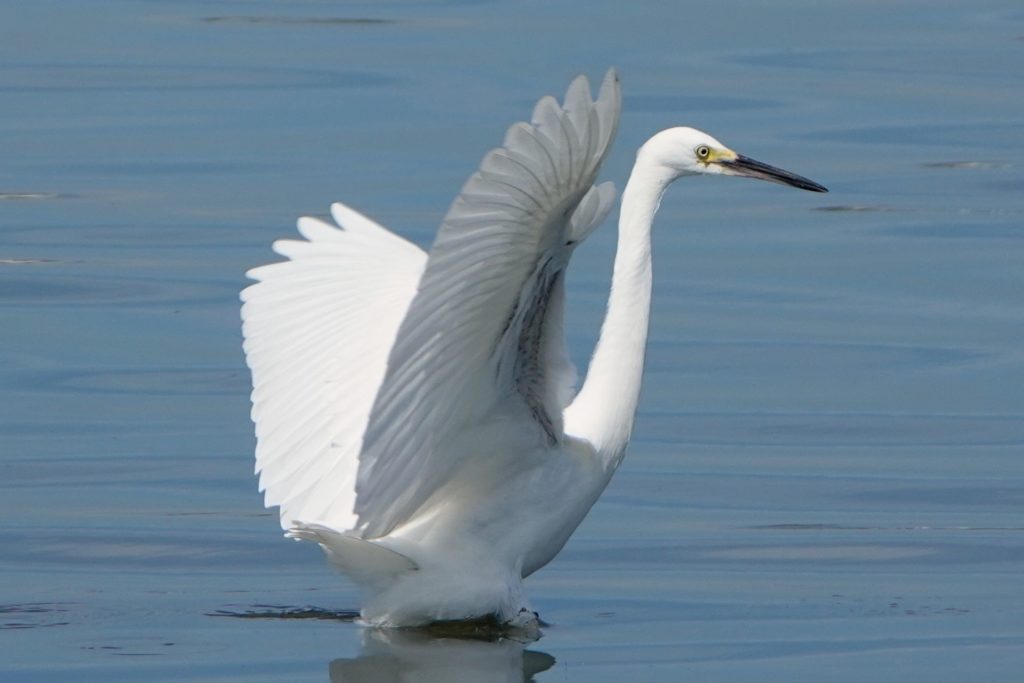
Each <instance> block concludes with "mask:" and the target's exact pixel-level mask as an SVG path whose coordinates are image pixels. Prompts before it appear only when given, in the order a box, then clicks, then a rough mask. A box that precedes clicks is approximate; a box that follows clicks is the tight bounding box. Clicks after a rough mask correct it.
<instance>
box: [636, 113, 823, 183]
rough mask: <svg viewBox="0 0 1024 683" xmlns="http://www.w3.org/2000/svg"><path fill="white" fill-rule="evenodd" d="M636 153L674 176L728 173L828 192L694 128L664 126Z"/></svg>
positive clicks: (810, 181)
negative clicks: (736, 150)
mask: <svg viewBox="0 0 1024 683" xmlns="http://www.w3.org/2000/svg"><path fill="white" fill-rule="evenodd" d="M639 154H641V155H645V156H647V157H648V158H649V160H650V161H652V162H654V163H655V164H657V165H658V166H660V167H663V168H665V169H667V170H668V171H669V173H671V174H672V176H673V178H678V177H680V176H684V175H731V176H741V177H744V178H756V179H758V180H770V181H772V182H775V183H782V184H783V185H790V186H792V187H798V188H800V189H801V190H810V191H811V192H828V189H826V188H825V187H824V186H823V185H819V184H818V183H816V182H814V181H813V180H808V179H807V178H804V177H803V176H799V175H797V174H795V173H790V172H789V171H784V170H782V169H781V168H775V167H774V166H769V165H768V164H764V163H761V162H760V161H755V160H753V159H751V158H750V157H745V156H743V155H742V154H737V153H736V152H734V151H732V150H731V149H729V148H728V147H726V146H725V145H723V144H722V143H721V142H719V141H718V140H716V139H715V138H713V137H711V136H710V135H708V134H707V133H704V132H702V131H699V130H697V129H695V128H685V127H680V128H669V129H668V130H663V131H661V132H660V133H658V134H657V135H655V136H654V137H652V138H651V139H650V140H648V141H647V142H646V143H645V144H644V146H643V147H641V148H640V152H639Z"/></svg>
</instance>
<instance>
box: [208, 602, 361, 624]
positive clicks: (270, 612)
mask: <svg viewBox="0 0 1024 683" xmlns="http://www.w3.org/2000/svg"><path fill="white" fill-rule="evenodd" d="M229 607H234V605H229ZM206 616H208V617H232V618H234V619H319V620H322V621H344V622H349V623H351V622H354V621H355V620H356V619H358V618H359V612H358V611H353V610H329V609H322V608H320V607H287V606H285V605H250V606H249V608H248V609H243V610H238V611H236V610H227V609H219V610H216V611H213V612H207V613H206Z"/></svg>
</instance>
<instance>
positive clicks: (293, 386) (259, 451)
mask: <svg viewBox="0 0 1024 683" xmlns="http://www.w3.org/2000/svg"><path fill="white" fill-rule="evenodd" d="M331 210H332V214H333V216H334V219H335V220H336V221H337V222H338V224H339V225H340V226H342V227H343V228H344V230H339V229H338V228H336V227H334V226H332V225H329V224H327V223H325V222H323V221H320V220H317V219H315V218H302V219H300V220H299V232H300V233H301V234H302V236H303V237H305V238H306V241H299V240H282V241H279V242H276V243H275V244H274V250H275V251H276V252H277V253H279V254H281V255H282V256H285V257H287V258H288V259H289V260H287V261H283V262H281V263H274V264H271V265H268V266H263V267H260V268H255V269H253V270H251V271H249V273H248V276H249V277H251V278H253V279H255V280H258V281H259V282H258V283H257V284H254V285H251V286H250V287H248V288H247V289H245V290H244V291H243V292H242V301H243V302H244V305H243V306H242V320H243V325H242V332H243V334H244V336H245V346H244V348H245V353H246V361H247V362H248V364H249V367H250V368H251V369H252V376H253V392H252V402H253V408H252V418H253V421H254V422H255V423H256V436H257V446H256V471H257V472H259V473H260V490H261V491H265V502H266V505H267V507H271V506H273V505H279V506H280V508H281V526H282V527H284V528H285V529H289V528H291V527H292V526H293V525H294V523H295V522H296V521H304V522H321V523H324V524H326V525H328V526H330V527H332V528H334V529H338V530H345V529H349V528H351V527H353V526H354V525H355V520H356V517H355V514H354V513H353V509H354V505H355V481H356V470H357V468H358V464H359V463H358V457H359V450H360V447H361V444H362V437H363V432H364V430H365V427H366V422H367V418H368V416H369V414H370V408H371V407H372V405H373V400H374V397H375V396H376V394H377V390H378V388H379V387H380V383H381V381H382V379H383V378H384V370H385V366H386V363H387V355H388V352H389V351H390V350H391V346H392V344H393V343H394V339H395V333H396V332H397V330H398V325H399V323H400V322H401V320H402V317H403V316H404V315H405V312H406V310H407V309H408V307H409V302H410V301H412V298H413V295H414V294H415V291H416V284H417V282H419V279H420V276H421V274H422V272H423V267H424V264H425V262H426V254H425V253H424V252H423V250H422V249H420V248H419V247H417V246H415V245H413V244H411V243H409V242H406V241H405V240H404V239H402V238H400V237H398V236H397V235H395V234H393V233H391V232H389V231H388V230H387V229H385V228H383V227H381V226H380V225H378V224H376V223H374V222H373V221H371V220H369V219H368V218H366V217H365V216H362V215H361V214H359V213H356V212H355V211H353V210H352V209H349V208H348V207H346V206H344V205H342V204H335V205H334V206H333V207H331Z"/></svg>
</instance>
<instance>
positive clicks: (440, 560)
mask: <svg viewBox="0 0 1024 683" xmlns="http://www.w3.org/2000/svg"><path fill="white" fill-rule="evenodd" d="M619 108H620V93H619V84H618V79H617V77H616V75H615V74H614V72H609V74H608V75H607V76H606V77H605V79H604V82H603V84H602V86H601V90H600V93H599V96H598V98H597V100H596V101H591V99H590V93H589V87H588V85H587V82H586V80H585V79H584V78H582V77H580V78H578V79H576V80H575V81H574V82H573V84H572V85H571V86H570V88H569V90H568V92H567V94H566V97H565V103H564V105H562V106H559V104H558V103H557V102H556V101H555V100H554V99H553V98H550V97H545V98H543V99H541V100H540V102H539V103H538V104H537V107H536V109H535V110H534V114H533V118H532V121H531V123H529V124H526V123H520V124H516V125H514V126H512V128H510V129H509V132H508V134H507V135H506V137H505V141H504V144H503V146H502V147H501V148H499V149H496V150H494V151H492V152H490V153H489V154H488V155H487V156H486V157H485V158H484V160H483V162H482V163H481V166H480V170H478V171H477V172H476V173H475V174H473V176H472V177H471V178H470V179H469V181H467V183H466V185H465V186H464V187H463V189H462V192H461V193H460V194H459V196H458V197H457V198H456V200H455V202H454V203H453V204H452V206H451V208H450V209H449V211H448V214H447V215H446V217H445V219H444V221H443V223H442V225H441V228H440V230H439V231H438V235H437V238H436V240H435V241H434V244H433V246H432V247H431V249H430V252H429V254H427V253H425V252H423V251H422V250H421V249H419V248H418V247H416V246H414V245H412V244H411V243H409V242H407V241H405V240H403V239H402V238H400V237H398V236H396V235H394V234H393V233H391V232H389V231H388V230H387V229H385V228H383V227H381V226H380V225H377V224H376V223H374V222H373V221H371V220H370V219H368V218H366V217H365V216H362V215H361V214H359V213H357V212H355V211H353V210H352V209H349V208H348V207H345V206H343V205H341V204H335V205H334V206H333V207H332V214H333V217H334V219H335V221H336V222H337V223H338V226H339V227H340V229H339V228H336V227H334V226H331V225H329V224H327V223H324V222H322V221H319V220H317V219H312V218H303V219H301V220H300V221H299V232H300V234H301V235H302V236H303V237H304V238H305V241H292V240H285V241H279V242H277V243H275V245H274V249H275V251H276V252H277V253H279V254H280V255H282V256H284V257H286V259H288V260H285V261H283V262H280V263H275V264H272V265H268V266H263V267H260V268H256V269H254V270H252V271H250V272H249V276H250V277H252V278H253V279H255V280H257V281H258V282H257V283H256V284H254V285H252V286H250V287H248V288H247V289H246V290H245V291H244V292H243V293H242V299H243V301H244V305H243V307H242V318H243V332H244V336H245V352H246V358H247V362H248V364H249V366H250V368H251V369H252V374H253V394H252V399H253V413H252V414H253V420H254V422H255V423H256V435H257V439H258V442H257V449H256V469H257V471H258V472H259V473H260V488H261V490H263V491H264V492H265V497H266V504H267V506H268V507H269V506H279V508H280V513H281V524H282V526H283V527H284V529H285V530H286V531H287V532H288V534H289V535H291V536H293V537H295V538H301V539H307V540H313V541H316V542H318V543H320V545H321V546H322V547H323V548H324V550H325V552H326V553H327V555H328V559H329V560H330V561H331V562H332V564H334V566H336V567H337V568H338V569H340V570H341V571H343V572H344V573H346V574H347V575H349V576H350V577H351V578H352V579H353V580H355V581H357V582H359V583H360V584H361V585H363V586H364V587H365V588H367V590H368V592H369V595H368V599H367V602H366V604H365V606H364V607H363V612H362V613H363V618H364V620H365V621H366V622H367V623H370V624H374V625H380V626H404V625H417V624H423V623H427V622H431V621H437V620H447V619H463V618H474V617H485V616H493V617H495V618H497V619H498V620H499V621H501V622H515V623H518V622H522V621H524V620H525V621H530V620H532V619H533V618H534V615H533V612H532V610H531V609H530V608H529V605H528V603H527V601H526V599H525V596H524V594H523V590H522V579H523V578H524V577H526V576H528V575H529V574H530V573H532V572H534V571H536V570H537V569H539V568H540V567H542V566H543V565H545V564H546V563H547V562H549V561H550V560H551V559H552V558H553V557H554V556H555V554H556V553H557V552H558V551H559V550H560V549H561V548H562V546H563V545H564V544H565V542H566V540H567V539H568V538H569V535H570V534H571V533H572V532H573V530H575V528H576V527H577V526H578V525H579V523H580V521H582V519H583V517H584V516H585V515H586V513H587V511H588V510H589V509H590V507H591V506H592V505H593V503H594V502H595V501H596V500H597V498H598V496H599V495H600V494H601V492H602V491H603V490H604V488H605V486H606V485H607V483H608V480H609V478H610V477H611V475H612V473H613V472H614V471H615V468H616V467H617V466H618V464H619V462H620V461H621V458H622V456H623V454H624V452H625V447H626V443H627V442H628V439H629V433H630V430H631V428H632V422H633V414H634V412H635V409H636V405H637V400H638V396H639V389H640V380H641V374H642V369H643V355H644V345H645V343H646V336H647V319H648V309H649V303H650V281H651V269H650V227H651V223H652V221H653V217H654V213H655V211H656V210H657V206H658V203H659V202H660V199H661V194H662V193H663V192H664V190H665V188H666V187H667V186H668V184H669V183H670V182H672V181H673V180H675V179H676V178H678V177H680V176H681V175H687V174H695V173H726V174H731V175H748V176H754V177H761V178H764V179H769V180H776V181H779V182H785V183H788V184H792V185H796V186H798V187H803V188H804V189H812V190H818V191H824V188H821V186H818V185H816V184H814V183H812V182H811V181H808V180H806V179H804V178H800V177H799V176H794V175H792V174H789V173H786V172H784V171H780V170H778V169H774V168H772V167H769V166H765V165H763V164H758V163H757V162H752V161H751V160H749V159H746V158H745V157H740V156H739V155H737V154H735V153H734V152H732V151H731V150H728V149H727V148H725V147H724V146H722V145H721V143H718V142H717V141H716V140H714V139H713V138H711V137H710V136H707V135H705V134H703V133H700V132H699V131H694V130H693V129H689V128H676V129H670V130H669V131H664V132H662V133H660V134H659V135H657V136H655V137H654V138H652V140H651V141H650V142H648V143H647V144H646V145H645V146H644V147H643V148H642V149H641V150H640V152H639V153H638V158H637V164H636V166H635V167H634V172H633V175H632V176H631V178H630V181H629V184H628V185H627V188H626V191H625V193H624V195H623V206H622V212H621V218H620V227H619V249H618V252H617V255H616V262H615V272H614V275H613V283H612V296H611V298H610V299H609V311H608V317H607V319H606V321H605V324H604V326H603V328H602V334H601V339H600V342H599V344H598V348H597V350H596V351H595V355H594V358H593V360H592V362H591V366H590V370H589V372H588V375H587V380H586V382H585V384H584V385H583V387H582V389H581V390H580V392H579V394H576V392H575V379H576V372H575V369H574V368H573V367H572V364H571V362H570V361H569V359H568V356H567V355H566V352H565V346H564V339H563V332H562V325H563V321H562V317H563V316H562V312H563V308H564V273H565V269H566V267H567V266H568V263H569V258H570V256H571V254H572V251H573V249H574V248H575V247H576V246H577V245H578V244H579V243H580V242H581V241H582V240H583V239H584V238H585V237H586V236H587V235H588V234H589V233H590V232H591V231H592V230H594V229H595V228H596V227H597V226H598V225H599V224H600V223H601V222H602V221H603V219H604V218H605V216H606V214H607V213H608V211H609V209H610V208H611V205H612V203H613V201H614V195H615V193H614V190H613V188H612V187H611V185H610V184H608V183H606V184H603V185H594V182H595V179H596V176H597V173H598V170H599V168H600V165H601V163H602V161H603V160H604V158H605V156H606V155H607V152H608V149H609V146H610V145H611V142H612V139H613V137H614V134H615V130H616V127H617V125H618V117H619ZM704 151H707V152H708V156H706V157H701V153H702V152H704Z"/></svg>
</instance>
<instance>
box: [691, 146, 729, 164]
mask: <svg viewBox="0 0 1024 683" xmlns="http://www.w3.org/2000/svg"><path fill="white" fill-rule="evenodd" d="M693 153H694V154H695V155H696V156H697V161H699V162H701V163H702V164H704V165H705V166H707V165H708V164H713V163H715V162H720V161H735V160H736V156H737V155H736V152H734V151H732V150H731V149H726V148H724V147H720V148H715V147H711V146H710V145H698V146H697V147H696V148H695V149H694V150H693Z"/></svg>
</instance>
